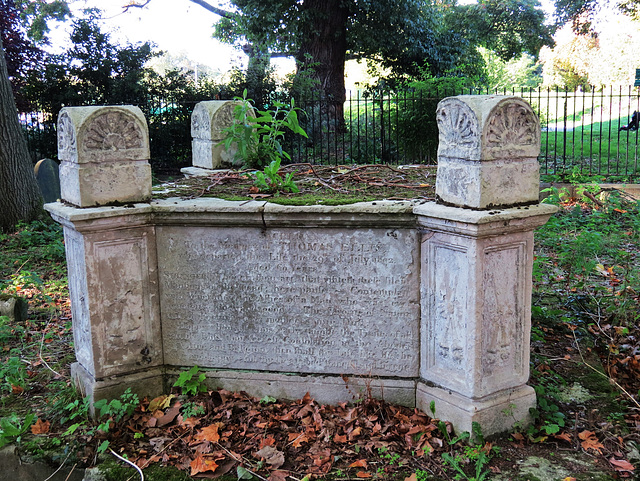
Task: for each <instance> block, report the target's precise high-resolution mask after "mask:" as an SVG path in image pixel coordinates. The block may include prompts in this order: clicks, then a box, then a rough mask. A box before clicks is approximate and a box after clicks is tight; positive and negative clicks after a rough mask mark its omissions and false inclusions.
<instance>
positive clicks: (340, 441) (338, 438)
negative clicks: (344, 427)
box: [333, 434, 348, 444]
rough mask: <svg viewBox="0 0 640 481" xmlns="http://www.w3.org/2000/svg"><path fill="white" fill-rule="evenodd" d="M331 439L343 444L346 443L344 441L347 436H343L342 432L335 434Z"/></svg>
mask: <svg viewBox="0 0 640 481" xmlns="http://www.w3.org/2000/svg"><path fill="white" fill-rule="evenodd" d="M333 440H334V441H335V442H336V443H341V444H344V443H346V442H347V441H348V439H347V437H346V436H344V435H342V434H336V435H335V436H334V437H333Z"/></svg>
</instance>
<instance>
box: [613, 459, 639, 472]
mask: <svg viewBox="0 0 640 481" xmlns="http://www.w3.org/2000/svg"><path fill="white" fill-rule="evenodd" d="M609 462H610V463H611V464H613V466H614V469H615V470H616V471H633V470H634V469H635V466H634V465H633V464H631V463H630V462H629V461H627V460H626V459H615V458H611V459H610V460H609Z"/></svg>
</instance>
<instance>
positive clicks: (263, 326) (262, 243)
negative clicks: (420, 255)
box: [156, 226, 418, 377]
mask: <svg viewBox="0 0 640 481" xmlns="http://www.w3.org/2000/svg"><path fill="white" fill-rule="evenodd" d="M156 233H157V241H158V257H159V259H161V260H162V262H161V267H160V292H161V311H162V315H163V327H162V334H163V340H164V354H165V362H166V363H167V364H170V365H178V366H179V365H193V364H197V365H198V366H202V367H217V368H235V369H252V370H260V371H265V370H266V371H282V372H299V373H317V374H337V375H339V374H343V373H352V374H360V375H367V374H372V375H379V376H397V377H414V376H415V375H417V369H418V325H417V322H416V321H417V319H418V275H417V269H416V267H417V265H418V259H417V257H416V249H415V247H416V246H417V235H416V233H415V232H411V231H406V230H405V231H400V230H388V229H365V230H362V231H358V232H343V231H341V230H339V229H322V230H317V229H314V230H308V231H305V232H301V231H299V230H298V229H275V228H272V229H268V230H267V231H263V230H262V229H261V228H259V227H256V228H228V229H224V228H215V229H213V228H206V227H203V228H195V227H193V228H189V229H184V228H180V227H169V226H167V227H164V226H159V227H157V229H156ZM257 239H260V240H259V242H257Z"/></svg>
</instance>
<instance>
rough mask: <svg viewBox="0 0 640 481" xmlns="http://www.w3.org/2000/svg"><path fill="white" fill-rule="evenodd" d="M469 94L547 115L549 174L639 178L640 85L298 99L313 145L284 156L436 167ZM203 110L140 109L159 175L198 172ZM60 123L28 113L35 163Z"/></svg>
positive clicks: (297, 140) (544, 148)
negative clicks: (443, 108) (198, 122)
mask: <svg viewBox="0 0 640 481" xmlns="http://www.w3.org/2000/svg"><path fill="white" fill-rule="evenodd" d="M462 94H464V95H481V94H482V95H487V94H500V95H518V96H520V97H522V98H524V99H525V100H527V101H528V102H529V103H530V104H531V105H532V107H533V109H534V110H535V111H536V113H537V114H538V115H539V117H540V122H541V127H542V139H541V140H542V145H541V153H540V157H539V160H540V164H541V173H542V174H547V175H552V176H557V177H558V178H567V177H569V176H573V178H574V179H575V178H577V177H578V176H596V175H597V176H603V177H607V178H608V179H609V180H612V181H613V180H626V179H632V178H637V177H640V160H639V157H640V151H639V149H638V137H639V135H640V129H639V128H638V125H637V121H636V124H633V123H632V118H633V114H634V112H636V111H637V112H640V92H639V89H636V88H634V87H617V88H613V87H608V88H604V89H599V90H596V89H590V90H588V91H586V90H585V91H567V90H561V89H554V90H551V89H527V90H520V91H514V90H512V91H504V90H503V91H499V92H496V91H488V90H487V89H474V88H472V89H465V90H464V91H445V90H428V89H411V90H402V91H382V90H373V91H354V92H349V93H348V95H347V100H346V101H345V102H344V104H342V105H336V104H335V103H331V102H328V101H327V100H326V99H325V98H322V97H320V96H318V95H312V96H310V97H308V98H301V99H296V106H297V107H299V108H300V109H301V110H303V111H304V112H303V113H301V114H300V116H299V117H300V121H301V124H302V125H303V127H304V128H305V130H306V131H307V133H308V134H309V138H308V139H305V138H303V137H301V136H292V135H287V137H286V139H285V140H286V148H285V149H286V150H287V151H288V152H289V153H290V154H291V156H292V162H310V163H315V164H354V163H355V164H364V163H388V164H435V163H436V157H437V145H438V128H437V125H436V120H435V111H436V106H437V104H438V102H439V101H440V100H441V99H443V98H445V97H448V96H453V95H462ZM196 103H197V100H185V99H166V98H160V97H158V98H149V99H148V100H147V102H146V104H144V105H140V107H141V109H142V110H143V112H144V113H145V115H146V117H147V121H148V124H149V134H150V139H151V162H152V165H153V166H154V170H160V171H162V170H171V169H174V170H175V169H177V168H179V167H182V166H185V165H190V159H191V133H190V123H191V113H192V111H193V108H194V107H195V104H196ZM56 117H57V113H55V114H51V113H46V112H30V113H22V114H20V122H21V124H22V126H23V127H24V130H25V134H26V136H27V140H28V141H29V146H30V148H31V151H32V153H33V156H34V160H37V159H38V158H42V157H50V158H56V157H57V154H56V151H57V147H56V140H55V118H56ZM630 124H631V125H630Z"/></svg>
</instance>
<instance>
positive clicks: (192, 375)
mask: <svg viewBox="0 0 640 481" xmlns="http://www.w3.org/2000/svg"><path fill="white" fill-rule="evenodd" d="M206 378H207V375H206V374H205V373H203V372H201V373H199V372H198V366H193V367H192V368H191V369H189V370H188V371H183V372H181V373H180V375H179V376H178V380H177V381H176V382H175V383H174V384H173V387H179V388H180V390H181V392H182V394H183V395H186V396H189V395H190V396H195V395H196V394H198V393H200V392H207V385H206V384H205V382H204V381H205V379H206Z"/></svg>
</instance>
